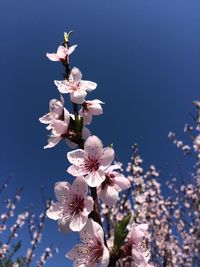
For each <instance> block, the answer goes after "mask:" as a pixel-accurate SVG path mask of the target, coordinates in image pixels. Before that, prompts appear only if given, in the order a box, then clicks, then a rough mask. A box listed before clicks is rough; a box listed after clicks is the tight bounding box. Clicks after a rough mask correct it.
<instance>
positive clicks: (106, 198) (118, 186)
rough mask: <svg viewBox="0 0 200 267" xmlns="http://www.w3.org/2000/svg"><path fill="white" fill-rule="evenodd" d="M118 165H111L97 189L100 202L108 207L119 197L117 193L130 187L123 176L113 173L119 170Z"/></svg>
mask: <svg viewBox="0 0 200 267" xmlns="http://www.w3.org/2000/svg"><path fill="white" fill-rule="evenodd" d="M119 168H120V167H119V166H118V165H111V166H110V167H108V169H107V170H106V171H105V174H106V179H105V180H104V182H103V183H102V184H101V185H100V186H99V188H98V194H99V197H100V198H101V200H102V201H103V202H104V203H105V204H107V205H108V206H113V205H114V204H115V203H116V202H117V200H118V197H119V192H120V191H123V190H125V189H127V188H129V187H130V186H131V184H130V182H129V180H128V179H127V178H125V177H124V175H123V174H121V173H119V172H116V171H114V170H115V169H119Z"/></svg>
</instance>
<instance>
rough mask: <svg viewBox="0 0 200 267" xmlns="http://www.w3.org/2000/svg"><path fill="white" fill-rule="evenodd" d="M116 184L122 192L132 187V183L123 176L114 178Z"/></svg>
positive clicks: (119, 175)
mask: <svg viewBox="0 0 200 267" xmlns="http://www.w3.org/2000/svg"><path fill="white" fill-rule="evenodd" d="M113 180H114V182H115V184H117V185H118V187H119V189H120V191H122V190H126V189H127V188H129V187H130V186H131V184H130V181H129V180H128V179H127V178H125V177H124V175H122V174H118V175H117V176H115V177H114V178H113Z"/></svg>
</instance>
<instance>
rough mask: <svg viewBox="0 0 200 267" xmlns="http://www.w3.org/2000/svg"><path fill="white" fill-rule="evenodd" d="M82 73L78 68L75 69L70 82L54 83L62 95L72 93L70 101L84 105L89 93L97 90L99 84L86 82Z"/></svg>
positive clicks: (70, 76)
mask: <svg viewBox="0 0 200 267" xmlns="http://www.w3.org/2000/svg"><path fill="white" fill-rule="evenodd" d="M81 79H82V73H81V72H80V70H79V69H78V68H73V69H72V70H71V73H70V75H69V80H63V81H54V82H55V85H56V86H57V87H58V90H59V92H60V93H62V94H67V93H70V99H71V101H72V102H74V103H76V104H82V103H83V102H84V100H85V97H86V95H87V91H88V92H90V91H93V90H95V89H96V87H97V84H96V83H95V82H91V81H84V80H81Z"/></svg>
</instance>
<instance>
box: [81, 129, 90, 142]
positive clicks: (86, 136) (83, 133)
mask: <svg viewBox="0 0 200 267" xmlns="http://www.w3.org/2000/svg"><path fill="white" fill-rule="evenodd" d="M89 136H91V132H90V130H89V129H88V128H87V127H83V131H82V137H83V140H86V139H87V138H88V137H89Z"/></svg>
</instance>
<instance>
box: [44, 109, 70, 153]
mask: <svg viewBox="0 0 200 267" xmlns="http://www.w3.org/2000/svg"><path fill="white" fill-rule="evenodd" d="M62 119H63V120H56V119H52V120H51V124H50V126H49V127H48V129H51V135H50V137H49V139H48V144H47V145H46V146H44V148H52V147H54V146H55V145H57V144H58V143H59V142H60V140H62V139H63V136H64V135H65V134H67V132H68V127H69V123H70V114H69V112H68V111H67V110H66V109H65V108H64V113H63V118H62Z"/></svg>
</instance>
